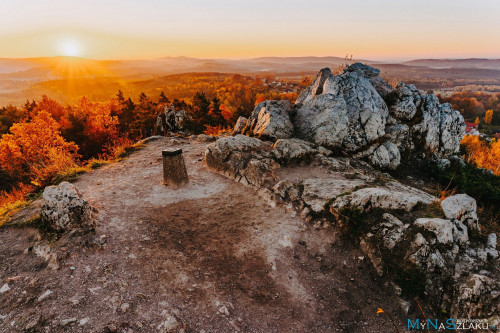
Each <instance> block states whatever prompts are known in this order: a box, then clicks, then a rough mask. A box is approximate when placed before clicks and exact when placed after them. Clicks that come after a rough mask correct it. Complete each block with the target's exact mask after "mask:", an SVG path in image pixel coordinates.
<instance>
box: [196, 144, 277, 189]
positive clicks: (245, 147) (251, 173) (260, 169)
mask: <svg viewBox="0 0 500 333" xmlns="http://www.w3.org/2000/svg"><path fill="white" fill-rule="evenodd" d="M271 149H272V147H271V145H270V144H269V143H266V142H263V141H261V140H259V139H257V138H252V137H248V136H244V135H241V134H239V135H236V136H234V137H232V136H231V137H225V138H220V139H218V140H217V141H216V142H214V143H212V144H210V145H208V146H207V148H206V149H205V162H206V163H207V166H208V167H209V168H211V169H213V170H215V171H217V172H219V173H221V174H223V175H225V176H227V177H230V178H234V179H236V180H237V181H239V182H241V183H243V184H252V185H255V186H260V185H262V184H263V183H265V182H266V181H267V180H269V179H271V178H273V172H274V170H275V169H277V168H279V164H278V163H277V162H276V161H275V160H274V158H272V156H271Z"/></svg>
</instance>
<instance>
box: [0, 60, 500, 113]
mask: <svg viewBox="0 0 500 333" xmlns="http://www.w3.org/2000/svg"><path fill="white" fill-rule="evenodd" d="M355 61H360V62H363V63H367V64H370V65H372V66H375V67H377V68H379V69H380V70H381V74H382V76H383V77H384V78H386V79H389V80H390V81H391V83H395V82H397V81H399V80H402V81H406V82H409V83H413V84H416V85H417V86H418V87H419V88H420V89H440V88H446V89H452V88H453V87H457V86H460V87H463V86H468V85H474V86H476V87H479V86H481V87H487V89H488V91H492V92H496V91H500V90H499V89H500V59H417V60H412V61H406V62H401V63H392V64H388V63H377V62H375V61H372V60H361V59H356V60H355ZM344 63H346V60H345V59H344V58H341V57H259V58H250V59H203V58H189V57H164V58H158V59H150V60H92V59H84V58H77V57H40V58H23V59H8V58H0V106H3V105H7V104H10V103H12V104H15V105H19V104H21V103H24V102H25V101H26V99H33V98H35V99H36V98H40V96H41V95H42V94H47V95H48V96H52V97H53V98H56V99H58V100H59V101H61V102H65V101H67V100H72V99H74V98H75V97H79V96H81V95H82V94H88V93H89V92H93V91H95V92H96V93H97V91H99V95H103V94H105V95H106V96H107V95H109V92H108V91H109V90H110V89H118V88H120V89H123V90H127V89H126V87H127V86H130V84H131V83H134V84H133V85H132V86H133V87H135V89H140V87H139V86H138V85H137V84H136V83H135V82H146V81H147V80H153V81H152V82H158V80H156V79H157V78H161V77H164V76H168V75H175V74H184V73H221V74H224V75H229V76H231V75H232V74H244V75H252V76H258V75H271V76H276V77H277V78H280V79H291V80H300V78H301V77H302V76H304V75H308V76H314V75H316V73H317V72H318V71H319V70H320V69H321V68H324V67H337V66H338V65H340V64H344ZM160 81H161V80H160ZM148 88H150V89H156V90H158V89H159V90H161V89H163V88H164V86H158V87H148ZM474 89H476V88H474ZM68 91H73V92H72V93H71V94H70V95H71V96H66V94H67V93H68ZM105 92H106V93H105ZM139 92H140V91H139ZM131 93H132V91H131ZM136 93H138V92H137V91H135V90H134V91H133V94H136ZM96 97H97V96H96ZM106 98H107V97H106Z"/></svg>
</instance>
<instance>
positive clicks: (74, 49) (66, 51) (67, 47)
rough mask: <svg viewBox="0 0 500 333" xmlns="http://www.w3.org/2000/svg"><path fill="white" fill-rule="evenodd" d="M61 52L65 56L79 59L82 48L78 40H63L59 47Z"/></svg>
mask: <svg viewBox="0 0 500 333" xmlns="http://www.w3.org/2000/svg"><path fill="white" fill-rule="evenodd" d="M59 49H60V52H61V54H62V55H64V56H69V57H77V56H80V55H81V51H82V50H81V46H80V44H79V43H78V42H77V41H76V40H69V39H67V40H63V41H61V43H60V46H59Z"/></svg>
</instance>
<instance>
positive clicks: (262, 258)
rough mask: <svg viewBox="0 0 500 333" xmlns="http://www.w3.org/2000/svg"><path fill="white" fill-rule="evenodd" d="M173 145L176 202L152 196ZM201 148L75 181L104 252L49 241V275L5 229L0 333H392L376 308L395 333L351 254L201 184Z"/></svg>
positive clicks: (215, 181)
mask: <svg viewBox="0 0 500 333" xmlns="http://www.w3.org/2000/svg"><path fill="white" fill-rule="evenodd" d="M172 146H175V147H176V148H177V147H180V148H182V149H183V150H184V157H185V159H186V165H187V169H188V173H189V176H190V183H189V184H187V185H185V186H183V187H181V188H179V189H172V188H169V187H165V186H162V185H161V175H162V168H161V150H162V149H165V148H169V147H172ZM204 148H205V144H203V143H191V144H190V143H189V141H187V140H185V141H182V142H177V143H174V144H173V145H172V144H171V142H170V141H169V140H168V139H161V140H158V141H153V142H150V143H148V144H147V145H146V147H145V148H144V149H142V150H141V151H139V152H136V153H134V154H133V155H132V156H131V157H130V158H128V159H126V160H124V161H122V162H119V163H116V164H113V165H109V166H106V167H104V168H102V169H99V170H96V171H94V172H92V173H90V174H86V175H83V176H82V177H81V178H80V179H79V180H78V181H77V182H76V183H75V185H76V186H77V187H78V188H79V189H80V191H81V192H82V194H83V196H84V197H85V198H86V199H87V200H88V201H89V202H90V203H91V204H92V205H93V206H94V207H96V208H97V209H98V211H99V214H98V216H99V224H98V229H97V236H98V237H99V236H101V235H106V237H107V242H106V243H105V244H104V246H103V248H102V249H100V248H95V247H94V248H86V247H85V246H80V245H75V244H72V243H71V242H61V241H57V242H52V244H51V246H52V247H53V248H54V249H55V250H56V251H57V252H58V253H59V254H60V253H63V254H64V255H63V256H62V258H61V259H60V260H59V266H60V267H59V269H56V270H53V269H51V268H50V267H47V262H46V261H45V260H43V259H42V258H40V257H38V256H36V255H35V254H34V253H33V251H31V252H27V253H23V252H25V251H24V250H25V249H27V248H28V247H30V246H33V245H34V244H35V243H36V238H37V237H38V232H37V231H36V230H35V229H32V228H28V227H25V228H12V227H4V228H1V229H0V262H1V266H0V278H1V281H0V287H1V285H3V284H4V283H8V285H9V288H10V290H8V291H7V292H5V293H3V294H0V331H1V332H19V331H22V330H23V329H25V328H26V327H28V329H30V327H31V326H33V327H34V329H32V331H41V332H61V331H67V332H109V331H118V332H158V331H163V332H166V331H168V330H169V329H173V331H174V332H175V331H182V330H184V331H185V332H237V331H242V332H290V331H294V332H393V331H394V327H393V325H392V323H391V322H390V321H389V320H388V317H387V316H383V315H376V311H377V308H378V307H381V308H383V309H384V310H386V311H388V312H390V313H392V314H393V316H394V317H395V320H396V324H397V326H398V329H399V331H400V332H403V331H404V328H405V326H406V321H405V317H404V315H403V314H402V312H401V310H400V308H399V306H398V301H397V298H396V297H395V295H394V293H393V291H392V288H390V287H389V286H388V283H387V282H386V281H384V280H381V279H380V278H379V277H378V276H377V274H376V273H375V271H374V269H373V268H372V266H371V264H370V263H369V262H368V261H367V259H363V258H362V257H361V256H362V255H363V254H362V253H361V252H360V251H359V250H357V249H355V248H354V247H352V246H351V245H350V244H348V243H346V242H345V241H343V240H341V239H339V237H338V236H336V234H335V232H334V230H332V228H326V229H320V230H316V229H314V228H313V227H312V226H311V225H309V224H307V223H305V222H303V221H302V220H301V219H300V218H299V217H295V214H294V213H293V212H291V211H288V210H287V209H285V208H284V207H273V205H272V204H271V203H270V202H268V201H267V200H266V199H264V198H262V197H260V196H259V194H258V193H257V192H256V191H255V190H253V189H252V188H250V187H248V186H244V185H241V184H239V183H236V182H234V181H232V180H230V179H227V178H224V177H223V176H220V175H217V174H214V173H212V172H210V171H208V170H207V169H206V167H205V165H204V162H203V160H202V158H203V153H204ZM70 240H71V239H70ZM12 277H14V279H10V278H12ZM47 290H50V291H51V292H52V294H50V295H49V296H48V297H46V298H45V299H43V297H42V300H38V298H39V297H40V296H41V295H42V294H44V292H45V291H47ZM68 319H70V320H69V321H68ZM74 320H76V321H74ZM33 323H34V324H33ZM30 325H31V326H30Z"/></svg>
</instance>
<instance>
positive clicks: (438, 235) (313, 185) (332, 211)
mask: <svg viewBox="0 0 500 333" xmlns="http://www.w3.org/2000/svg"><path fill="white" fill-rule="evenodd" d="M406 126H407V128H410V126H408V125H406ZM402 127H403V128H404V126H402ZM389 143H390V142H386V143H384V144H381V145H380V146H378V147H384V148H385V149H386V150H387V151H389V150H391V147H390V145H389ZM391 144H392V143H391ZM378 147H377V148H378ZM377 148H372V149H374V151H375V150H376V149H377ZM375 154H377V155H379V152H377V153H375ZM330 155H331V152H330V151H328V150H327V149H325V148H324V147H321V146H318V145H317V144H314V143H311V142H308V141H304V140H300V139H296V138H293V139H279V140H277V141H276V143H275V144H274V145H271V143H269V142H265V141H261V140H259V139H257V138H252V137H247V136H243V135H237V136H235V137H227V138H220V139H218V140H217V141H216V142H214V143H212V144H210V145H208V146H207V149H206V154H205V158H206V162H207V165H208V166H209V167H210V168H212V169H214V170H216V171H218V172H220V173H222V174H224V175H226V176H229V177H231V178H234V179H236V180H237V181H240V182H242V183H244V184H251V185H254V186H257V187H259V188H260V191H261V193H264V194H265V195H266V197H268V198H270V199H272V200H274V202H275V203H277V204H284V205H286V206H287V207H290V208H292V207H293V208H294V209H295V210H296V211H297V212H298V214H300V216H301V217H303V218H304V219H305V220H306V221H313V222H314V226H315V227H317V228H320V227H321V226H325V225H326V226H328V225H331V224H334V225H335V224H339V225H340V226H341V230H347V232H349V233H350V236H349V237H354V238H357V240H358V241H359V245H360V248H361V250H362V251H364V252H365V253H366V255H367V256H368V257H369V258H370V260H371V262H372V263H373V266H374V268H375V269H376V271H377V272H378V274H380V275H384V274H389V275H390V277H391V278H394V279H395V281H396V282H398V283H400V284H401V288H402V294H403V296H414V295H420V296H421V297H424V296H423V295H427V297H426V299H427V300H428V301H429V304H430V305H431V306H432V307H434V309H436V311H437V310H441V309H445V310H446V311H451V312H450V313H452V314H453V315H454V316H456V317H458V316H465V315H467V314H468V313H469V309H474V310H473V311H479V309H483V310H482V311H484V312H483V314H484V315H485V316H492V315H493V313H494V311H495V309H497V307H498V300H499V297H498V295H500V286H499V280H498V278H496V277H495V276H494V273H493V272H490V270H491V269H495V268H494V267H496V266H499V264H498V263H497V264H495V261H498V260H499V259H498V257H499V255H498V250H497V249H496V247H497V238H496V235H495V234H491V235H489V236H488V237H487V239H484V240H481V239H478V238H477V237H473V236H474V235H473V234H472V233H471V232H472V231H474V233H475V234H477V232H478V231H479V228H478V220H477V213H476V203H475V201H474V199H472V198H470V197H468V196H467V195H463V194H459V195H454V196H451V197H449V198H447V199H445V200H443V201H442V202H439V199H438V198H437V197H435V196H433V195H430V194H428V193H426V192H424V191H422V190H419V189H416V188H414V187H411V186H407V185H404V184H401V183H400V182H398V181H397V180H395V179H394V178H392V177H391V176H390V175H387V174H382V173H381V172H379V171H377V170H376V169H374V168H373V167H371V166H370V165H369V164H367V163H365V162H362V161H359V160H356V159H349V158H338V157H337V158H334V157H331V156H330ZM387 155H389V153H387ZM387 158H388V160H389V163H390V161H391V159H392V158H391V157H387ZM372 163H373V164H377V163H376V162H374V161H373V162H372ZM303 168H305V169H303ZM295 170H301V171H300V172H302V173H301V176H300V177H295V176H293V174H294V171H295ZM495 265H496V266H495ZM408 281H410V282H408ZM470 304H478V305H474V306H472V307H470V306H469V307H467V308H464V307H463V306H464V305H470ZM470 313H472V312H470ZM474 313H476V312H474Z"/></svg>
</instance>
